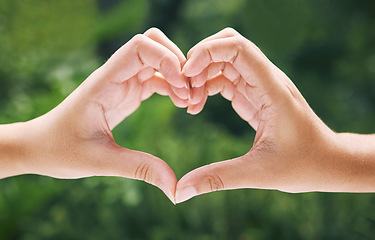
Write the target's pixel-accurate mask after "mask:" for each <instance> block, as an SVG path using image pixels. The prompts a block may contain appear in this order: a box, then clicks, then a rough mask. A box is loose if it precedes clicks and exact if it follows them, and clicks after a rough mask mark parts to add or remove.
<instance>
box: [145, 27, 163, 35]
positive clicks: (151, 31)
mask: <svg viewBox="0 0 375 240" xmlns="http://www.w3.org/2000/svg"><path fill="white" fill-rule="evenodd" d="M161 33H162V31H161V30H160V29H159V28H156V27H152V28H150V29H148V30H147V31H146V32H145V35H146V36H155V35H160V34H161Z"/></svg>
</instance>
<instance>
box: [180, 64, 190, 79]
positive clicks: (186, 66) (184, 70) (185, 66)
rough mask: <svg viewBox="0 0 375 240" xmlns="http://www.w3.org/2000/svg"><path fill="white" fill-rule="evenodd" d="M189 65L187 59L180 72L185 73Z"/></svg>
mask: <svg viewBox="0 0 375 240" xmlns="http://www.w3.org/2000/svg"><path fill="white" fill-rule="evenodd" d="M189 65H190V61H189V60H187V62H186V63H185V65H184V67H183V68H182V71H181V73H182V74H183V75H185V73H186V71H187V69H188V67H189ZM185 76H186V75H185Z"/></svg>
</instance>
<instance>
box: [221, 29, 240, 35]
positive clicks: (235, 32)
mask: <svg viewBox="0 0 375 240" xmlns="http://www.w3.org/2000/svg"><path fill="white" fill-rule="evenodd" d="M223 31H224V32H225V33H227V34H229V35H237V34H238V32H237V31H236V30H234V29H233V28H231V27H226V28H224V30H223Z"/></svg>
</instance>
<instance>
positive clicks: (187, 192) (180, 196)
mask: <svg viewBox="0 0 375 240" xmlns="http://www.w3.org/2000/svg"><path fill="white" fill-rule="evenodd" d="M196 195H197V190H195V188H194V187H192V186H189V187H185V188H183V189H182V190H181V191H177V192H176V203H181V202H184V201H186V200H188V199H190V198H192V197H194V196H196Z"/></svg>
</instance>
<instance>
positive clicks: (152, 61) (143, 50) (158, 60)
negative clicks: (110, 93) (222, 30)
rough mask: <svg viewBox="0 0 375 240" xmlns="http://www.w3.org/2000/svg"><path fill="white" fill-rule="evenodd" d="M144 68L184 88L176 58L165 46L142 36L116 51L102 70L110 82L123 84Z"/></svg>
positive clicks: (136, 37)
mask: <svg viewBox="0 0 375 240" xmlns="http://www.w3.org/2000/svg"><path fill="white" fill-rule="evenodd" d="M129 59H131V61H129ZM145 67H152V68H154V69H156V70H157V71H159V72H160V73H161V74H162V75H163V77H164V78H165V80H166V81H167V82H168V83H169V84H171V85H173V86H175V87H178V88H183V87H186V82H185V78H184V77H183V76H182V74H181V64H180V61H179V59H178V57H177V56H176V55H175V54H174V53H173V52H171V51H170V50H169V49H168V48H166V47H165V46H163V45H161V44H160V43H157V42H155V41H153V40H151V39H150V38H149V37H146V36H145V35H142V34H139V35H136V36H135V37H133V38H132V40H130V41H129V42H128V43H126V44H125V45H124V46H122V47H121V48H120V49H119V50H117V51H116V52H115V53H114V55H113V56H112V57H111V58H110V59H109V60H108V61H107V62H106V63H105V64H104V66H103V69H105V70H106V71H104V74H106V75H111V79H112V81H114V82H123V81H126V80H128V79H129V78H131V77H132V76H134V75H135V74H137V73H138V72H139V71H141V70H142V69H143V68H145ZM107 77H108V76H107ZM104 79H106V76H104Z"/></svg>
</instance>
